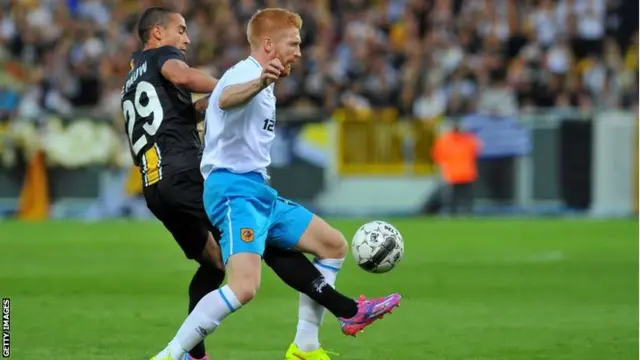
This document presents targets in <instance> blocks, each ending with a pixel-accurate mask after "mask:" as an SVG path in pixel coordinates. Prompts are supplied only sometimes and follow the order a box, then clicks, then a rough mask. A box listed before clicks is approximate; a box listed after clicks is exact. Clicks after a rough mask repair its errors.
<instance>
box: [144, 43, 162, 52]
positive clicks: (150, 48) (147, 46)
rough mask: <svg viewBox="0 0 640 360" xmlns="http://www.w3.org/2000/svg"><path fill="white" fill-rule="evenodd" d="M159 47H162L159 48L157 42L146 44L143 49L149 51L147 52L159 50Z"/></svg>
mask: <svg viewBox="0 0 640 360" xmlns="http://www.w3.org/2000/svg"><path fill="white" fill-rule="evenodd" d="M159 47H160V46H158V44H157V43H155V42H154V43H151V42H149V43H146V44H144V46H143V47H142V51H147V50H152V49H157V48H159Z"/></svg>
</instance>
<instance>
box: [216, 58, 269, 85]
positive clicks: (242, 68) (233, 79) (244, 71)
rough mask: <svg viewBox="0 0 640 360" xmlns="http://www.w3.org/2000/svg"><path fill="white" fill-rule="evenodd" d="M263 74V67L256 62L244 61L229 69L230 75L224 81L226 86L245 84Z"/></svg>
mask: <svg viewBox="0 0 640 360" xmlns="http://www.w3.org/2000/svg"><path fill="white" fill-rule="evenodd" d="M260 74H262V69H261V68H260V67H258V66H257V65H256V64H253V63H247V62H246V61H245V62H242V63H240V64H237V65H236V66H234V67H232V68H231V69H229V72H228V76H227V77H226V79H225V81H224V87H227V86H231V85H237V84H244V83H246V82H249V81H252V80H255V79H257V78H259V77H260Z"/></svg>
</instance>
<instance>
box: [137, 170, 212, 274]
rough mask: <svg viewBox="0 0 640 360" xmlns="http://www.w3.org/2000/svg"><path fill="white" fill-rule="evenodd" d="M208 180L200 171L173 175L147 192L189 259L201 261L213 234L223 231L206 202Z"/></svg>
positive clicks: (151, 206) (153, 209)
mask: <svg viewBox="0 0 640 360" xmlns="http://www.w3.org/2000/svg"><path fill="white" fill-rule="evenodd" d="M203 185H204V180H203V179H202V175H201V174H200V171H199V170H198V169H192V170H187V171H183V172H179V173H177V174H173V175H171V176H170V177H168V178H164V179H162V180H160V181H159V182H157V183H155V184H153V185H151V186H148V187H145V188H144V189H143V194H144V198H145V200H146V202H147V207H148V208H149V210H151V212H152V213H153V215H155V217H156V218H158V220H160V221H162V223H163V224H164V226H165V227H166V228H167V230H169V232H171V234H172V235H173V238H174V239H176V241H177V242H178V245H180V247H181V248H182V251H184V254H185V255H186V256H187V258H189V259H195V260H197V261H199V262H201V261H202V260H203V259H202V252H203V250H204V247H205V245H206V243H207V239H208V237H209V232H211V233H212V234H213V236H214V238H215V239H216V240H218V239H219V238H220V232H219V231H218V230H217V229H216V228H215V227H214V226H213V225H211V223H210V222H209V219H208V218H207V214H206V212H205V211H204V204H203V202H202V191H203Z"/></svg>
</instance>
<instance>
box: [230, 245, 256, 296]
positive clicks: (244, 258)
mask: <svg viewBox="0 0 640 360" xmlns="http://www.w3.org/2000/svg"><path fill="white" fill-rule="evenodd" d="M260 266H261V259H260V256H258V255H256V254H248V253H247V254H238V255H234V256H233V257H231V258H230V259H229V262H228V264H227V270H228V274H229V280H228V285H229V287H230V288H231V291H233V293H234V294H235V296H236V298H237V299H238V301H239V302H240V303H241V304H243V305H244V304H246V303H248V302H249V301H251V299H253V298H254V297H255V296H256V294H257V292H258V289H259V288H260Z"/></svg>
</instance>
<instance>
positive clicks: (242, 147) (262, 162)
mask: <svg viewBox="0 0 640 360" xmlns="http://www.w3.org/2000/svg"><path fill="white" fill-rule="evenodd" d="M261 74H262V66H260V64H259V63H258V62H257V61H256V60H255V59H254V58H252V57H248V58H247V59H245V60H242V61H240V62H239V63H237V64H236V65H234V66H233V67H231V68H230V69H229V70H227V71H226V72H225V73H224V75H222V78H221V79H220V81H219V82H218V85H217V86H216V88H215V89H214V90H213V93H212V94H211V98H210V99H209V106H208V107H207V112H206V115H205V124H204V126H205V127H204V151H203V153H202V160H201V161H200V172H201V173H202V176H203V177H204V178H205V179H206V178H207V177H208V176H209V174H210V173H211V171H213V170H215V169H225V170H228V171H231V172H233V173H238V174H243V173H249V172H259V173H261V174H262V175H263V176H264V177H265V178H267V167H268V166H269V165H270V164H271V154H270V152H271V143H272V142H273V139H274V138H275V123H276V97H275V95H274V93H273V88H274V84H271V85H269V86H268V87H267V88H265V89H264V90H262V91H261V92H259V93H258V94H257V95H256V96H255V97H253V99H251V100H250V101H249V102H248V103H246V104H245V105H243V106H238V107H236V108H233V109H230V110H222V109H220V107H219V106H218V104H219V100H220V95H221V94H222V90H224V88H226V87H228V86H231V85H235V84H242V83H246V82H248V81H251V80H255V79H257V78H259V77H260V75H261Z"/></svg>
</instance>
